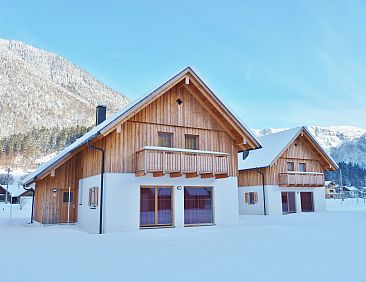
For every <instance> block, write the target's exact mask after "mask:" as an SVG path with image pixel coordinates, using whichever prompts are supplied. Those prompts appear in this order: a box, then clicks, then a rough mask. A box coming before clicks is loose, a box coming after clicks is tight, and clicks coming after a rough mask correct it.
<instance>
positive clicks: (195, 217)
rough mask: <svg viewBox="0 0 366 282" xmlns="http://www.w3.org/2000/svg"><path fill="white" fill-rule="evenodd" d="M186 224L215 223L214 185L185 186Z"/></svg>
mask: <svg viewBox="0 0 366 282" xmlns="http://www.w3.org/2000/svg"><path fill="white" fill-rule="evenodd" d="M184 224H185V225H198V224H213V197H212V187H184Z"/></svg>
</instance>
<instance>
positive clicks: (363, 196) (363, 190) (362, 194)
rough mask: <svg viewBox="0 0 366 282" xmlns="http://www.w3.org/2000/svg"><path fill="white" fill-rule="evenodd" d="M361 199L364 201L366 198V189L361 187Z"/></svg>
mask: <svg viewBox="0 0 366 282" xmlns="http://www.w3.org/2000/svg"><path fill="white" fill-rule="evenodd" d="M358 190H359V197H360V198H362V199H365V198H366V187H359V188H358Z"/></svg>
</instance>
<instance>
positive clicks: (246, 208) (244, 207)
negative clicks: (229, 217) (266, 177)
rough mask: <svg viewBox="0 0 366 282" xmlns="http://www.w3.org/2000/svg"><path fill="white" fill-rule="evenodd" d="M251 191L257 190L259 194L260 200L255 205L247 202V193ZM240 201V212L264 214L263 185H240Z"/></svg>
mask: <svg viewBox="0 0 366 282" xmlns="http://www.w3.org/2000/svg"><path fill="white" fill-rule="evenodd" d="M249 192H257V194H258V202H257V203H256V204H254V205H250V204H247V203H245V193H249ZM238 201H239V202H238V204H239V213H240V214H264V212H263V210H264V206H263V187H262V186H250V187H239V189H238Z"/></svg>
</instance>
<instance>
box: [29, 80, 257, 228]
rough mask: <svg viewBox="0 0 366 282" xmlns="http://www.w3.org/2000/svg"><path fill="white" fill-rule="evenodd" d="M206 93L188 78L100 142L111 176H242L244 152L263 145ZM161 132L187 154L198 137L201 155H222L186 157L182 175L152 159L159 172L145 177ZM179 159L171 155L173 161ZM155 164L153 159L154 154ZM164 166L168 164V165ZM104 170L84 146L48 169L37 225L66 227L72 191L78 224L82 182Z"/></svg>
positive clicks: (38, 197)
mask: <svg viewBox="0 0 366 282" xmlns="http://www.w3.org/2000/svg"><path fill="white" fill-rule="evenodd" d="M187 78H188V80H187ZM187 82H188V83H187ZM204 91H205V88H204V86H201V84H200V83H199V82H198V81H197V80H196V79H195V78H194V77H193V76H192V75H191V74H190V73H188V74H187V75H186V76H185V77H182V79H181V80H180V81H178V83H176V84H175V85H174V86H172V87H170V88H169V89H164V90H162V93H163V94H161V95H158V96H157V97H156V99H152V100H149V102H147V103H145V104H144V105H143V107H141V108H139V109H138V110H136V112H134V113H133V114H132V115H131V116H129V117H128V118H126V119H125V120H121V121H119V122H118V123H116V124H115V125H114V126H113V128H111V129H108V131H105V132H103V133H102V135H99V136H98V137H96V138H95V139H94V140H93V141H92V144H93V145H94V146H97V147H101V148H103V149H104V151H105V172H106V173H136V176H139V175H145V173H149V172H152V173H154V174H153V175H154V176H162V175H164V174H165V173H169V174H170V176H171V177H199V176H201V177H202V178H206V177H216V178H220V177H228V176H237V173H238V167H237V153H238V151H239V150H241V149H243V148H244V149H246V148H252V149H254V148H256V147H258V145H255V144H254V143H253V138H252V137H251V136H243V133H242V132H238V129H237V127H236V125H235V124H234V123H233V122H232V121H231V122H229V121H228V118H227V116H223V115H222V113H223V111H224V110H223V109H222V108H220V107H215V105H216V104H215V103H217V102H215V101H214V99H212V101H211V100H210V99H209V96H208V95H207V94H206V95H204V93H203V92H204ZM159 132H167V133H171V134H172V136H173V137H172V138H173V139H172V142H173V147H174V148H182V149H184V147H185V135H196V136H198V146H199V150H200V151H210V152H218V153H219V154H216V155H214V154H213V155H212V156H213V157H212V159H211V156H210V157H209V158H208V159H207V160H206V159H205V157H206V155H205V156H204V157H202V156H201V155H199V156H198V155H197V154H196V155H197V157H196V159H194V158H191V157H181V158H180V159H179V163H180V167H179V170H176V171H173V170H167V169H165V168H164V167H163V165H160V166H159V165H157V164H156V163H157V162H158V160H154V159H150V160H149V162H150V164H152V163H154V164H152V165H155V168H159V169H158V170H155V171H152V170H150V171H146V169H145V168H143V170H144V174H139V173H138V171H139V163H138V162H139V160H138V155H139V153H138V152H141V151H142V150H144V147H146V146H158V145H159V144H158V134H159ZM173 155H174V153H170V155H169V157H170V158H172V156H173ZM193 155H194V154H193ZM218 155H220V157H219V156H218ZM180 156H181V155H180ZM222 156H224V157H223V158H221V157H222ZM155 157H156V154H155ZM149 158H153V154H152V155H149ZM158 159H159V158H158ZM177 160H178V159H176V161H177ZM192 160H194V161H193V162H192ZM197 160H198V162H199V164H200V165H199V167H200V168H201V167H202V168H203V164H206V169H205V170H204V171H203V170H202V171H201V170H199V169H198V166H197ZM211 160H212V162H211ZM161 161H162V162H163V161H164V163H165V159H164V160H163V159H161ZM194 165H196V166H194ZM160 168H161V169H160ZM182 168H185V169H182ZM100 170H101V154H100V152H99V151H96V150H92V149H89V148H88V147H87V145H83V146H81V147H80V148H78V149H77V150H75V151H74V152H72V153H71V154H70V155H69V156H67V157H66V158H65V159H64V160H63V161H62V162H60V163H59V164H58V165H56V166H55V167H53V168H52V170H51V169H48V170H47V171H46V173H43V175H40V176H39V177H38V178H37V179H36V181H35V182H36V193H35V214H34V218H35V220H37V221H39V222H43V223H53V222H64V221H65V217H66V214H65V208H66V209H67V205H66V206H65V204H64V201H63V197H62V196H61V194H62V193H64V192H65V191H68V189H69V187H70V189H71V191H72V192H73V193H74V199H73V203H72V209H73V210H72V215H71V216H70V214H68V215H67V216H68V217H71V218H72V221H75V220H76V218H77V217H76V213H77V205H76V203H77V192H78V183H79V180H80V179H82V178H86V177H90V176H93V175H98V174H100ZM192 172H197V174H194V173H192ZM174 173H175V174H174ZM142 177H143V176H142ZM66 211H67V210H66Z"/></svg>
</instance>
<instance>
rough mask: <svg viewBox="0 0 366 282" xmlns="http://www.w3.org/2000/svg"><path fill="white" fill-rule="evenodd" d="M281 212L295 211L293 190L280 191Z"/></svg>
mask: <svg viewBox="0 0 366 282" xmlns="http://www.w3.org/2000/svg"><path fill="white" fill-rule="evenodd" d="M281 198H282V213H295V212H296V200H295V192H282V193H281Z"/></svg>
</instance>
